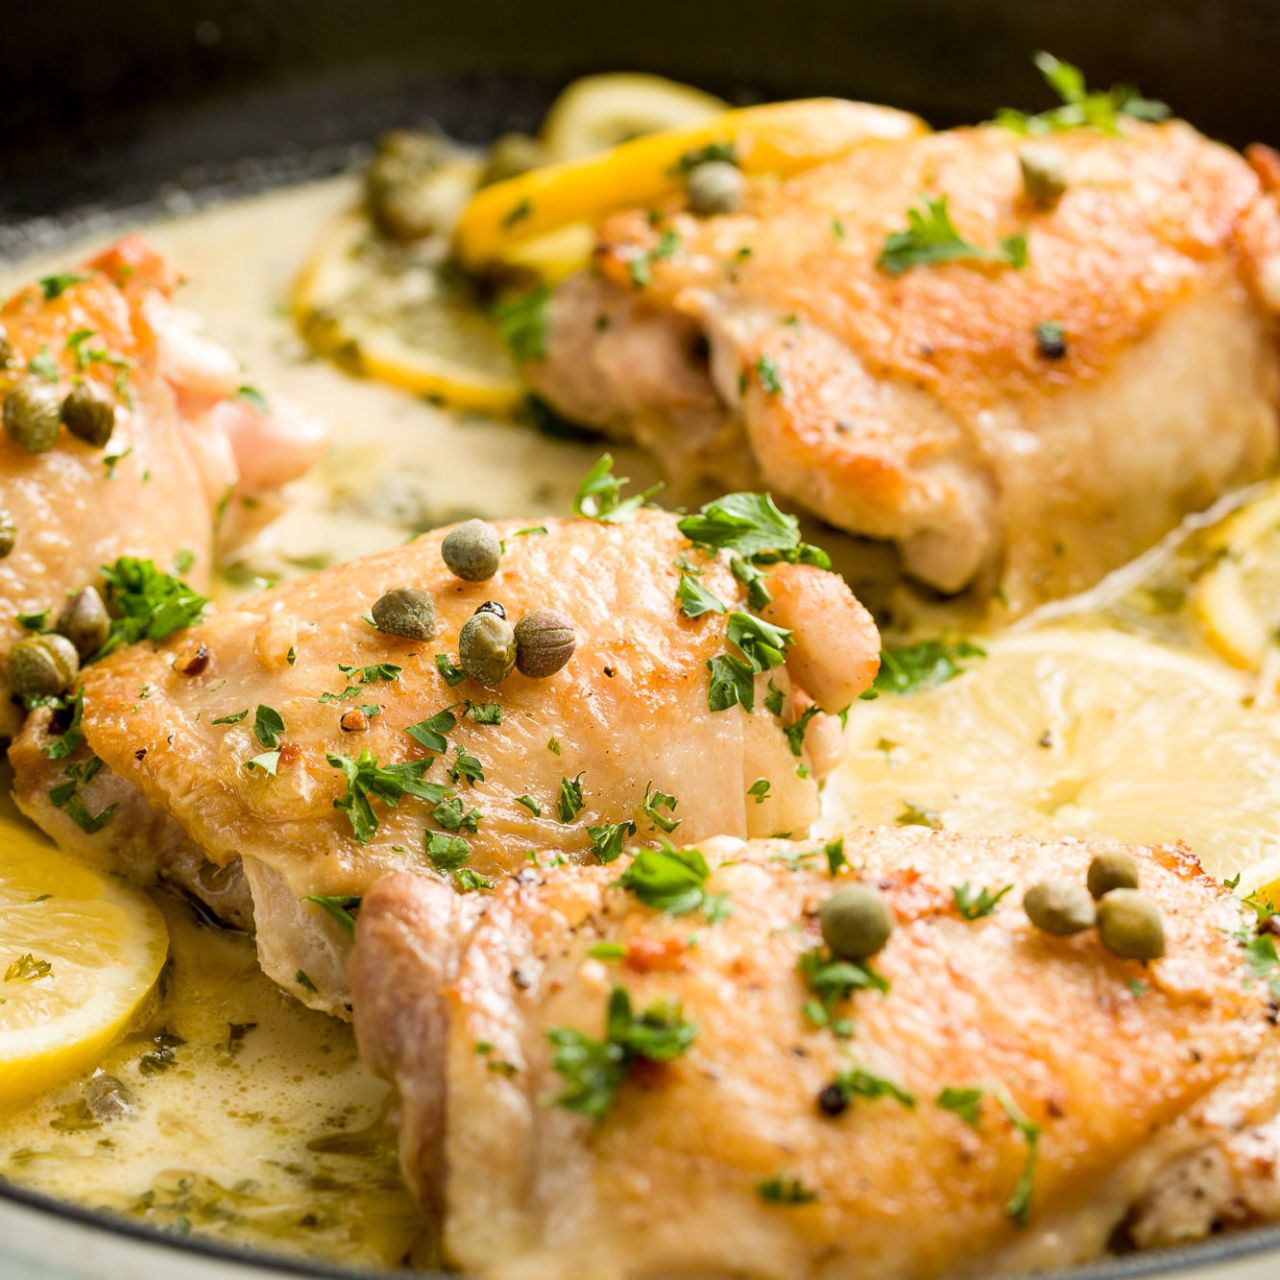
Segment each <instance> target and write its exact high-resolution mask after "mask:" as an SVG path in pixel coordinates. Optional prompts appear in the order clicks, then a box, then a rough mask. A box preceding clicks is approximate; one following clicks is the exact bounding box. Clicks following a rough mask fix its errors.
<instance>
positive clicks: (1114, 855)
mask: <svg viewBox="0 0 1280 1280" xmlns="http://www.w3.org/2000/svg"><path fill="white" fill-rule="evenodd" d="M1086 883H1087V884H1088V886H1089V892H1090V893H1091V894H1093V896H1094V898H1101V897H1102V896H1103V895H1104V894H1107V893H1110V892H1111V890H1112V889H1136V888H1137V887H1138V864H1137V862H1135V861H1134V857H1133V854H1131V853H1125V851H1124V850H1123V849H1110V850H1108V851H1107V852H1106V853H1099V854H1096V855H1095V856H1094V857H1093V859H1092V860H1091V861H1090V863H1089V875H1088V878H1087V880H1086Z"/></svg>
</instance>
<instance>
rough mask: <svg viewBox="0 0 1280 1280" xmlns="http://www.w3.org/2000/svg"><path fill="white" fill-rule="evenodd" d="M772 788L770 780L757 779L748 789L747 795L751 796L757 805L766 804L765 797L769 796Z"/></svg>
mask: <svg viewBox="0 0 1280 1280" xmlns="http://www.w3.org/2000/svg"><path fill="white" fill-rule="evenodd" d="M771 786H773V783H771V782H770V781H769V779H768V778H757V779H756V780H755V781H754V782H753V783H752V784H751V785H750V786H749V787H748V788H747V795H749V796H750V797H751V798H752V799H753V800H754V801H755V802H756V804H764V801H765V797H766V796H767V795H768V794H769V788H770V787H771Z"/></svg>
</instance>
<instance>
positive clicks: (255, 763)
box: [244, 751, 280, 778]
mask: <svg viewBox="0 0 1280 1280" xmlns="http://www.w3.org/2000/svg"><path fill="white" fill-rule="evenodd" d="M244 767H245V768H246V769H248V770H250V771H251V772H252V771H253V770H254V769H260V770H261V771H262V772H263V773H267V774H270V775H271V776H272V777H273V778H274V777H275V776H276V771H277V770H278V769H279V767H280V753H279V752H278V751H263V752H261V753H260V754H259V755H256V756H253V757H252V758H251V759H248V760H246V761H245V762H244Z"/></svg>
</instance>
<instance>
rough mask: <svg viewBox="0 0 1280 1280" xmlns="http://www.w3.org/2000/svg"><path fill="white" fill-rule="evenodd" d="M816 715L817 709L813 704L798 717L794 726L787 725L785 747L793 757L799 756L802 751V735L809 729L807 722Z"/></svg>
mask: <svg viewBox="0 0 1280 1280" xmlns="http://www.w3.org/2000/svg"><path fill="white" fill-rule="evenodd" d="M817 714H818V707H817V705H816V704H815V705H814V706H811V707H806V708H805V709H804V711H803V712H802V713H801V715H800V719H799V720H797V721H796V722H795V724H792V725H788V726H787V728H786V729H785V730H784V732H785V733H786V735H787V746H789V747H790V748H791V754H792V755H793V756H799V755H800V753H801V751H802V750H803V749H804V735H805V732H806V731H807V730H808V728H809V721H810V720H812V719H813V717H814V716H816V715H817Z"/></svg>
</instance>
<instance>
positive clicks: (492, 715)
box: [467, 702, 502, 724]
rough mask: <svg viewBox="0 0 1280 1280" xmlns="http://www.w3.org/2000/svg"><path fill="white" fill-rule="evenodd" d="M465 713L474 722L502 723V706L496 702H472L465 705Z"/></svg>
mask: <svg viewBox="0 0 1280 1280" xmlns="http://www.w3.org/2000/svg"><path fill="white" fill-rule="evenodd" d="M467 715H469V716H470V717H471V719H472V720H474V721H475V722H476V724H501V723H502V708H501V707H500V706H499V705H498V704H497V703H496V702H473V703H472V704H471V705H470V706H468V707H467Z"/></svg>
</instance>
